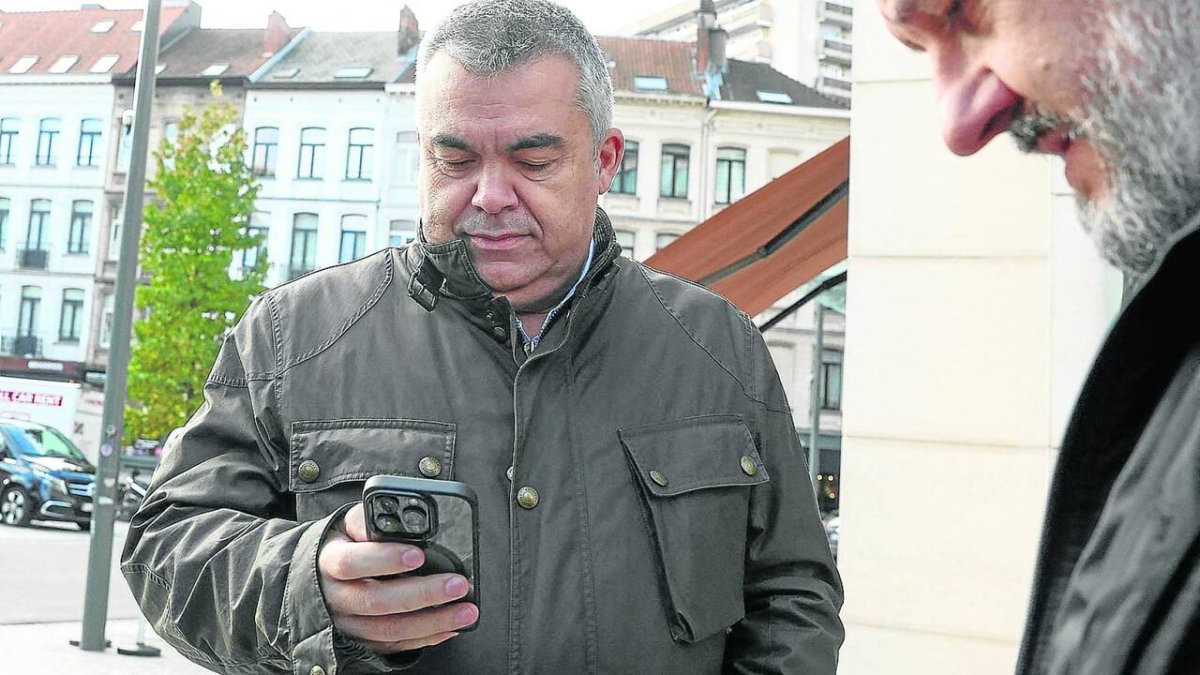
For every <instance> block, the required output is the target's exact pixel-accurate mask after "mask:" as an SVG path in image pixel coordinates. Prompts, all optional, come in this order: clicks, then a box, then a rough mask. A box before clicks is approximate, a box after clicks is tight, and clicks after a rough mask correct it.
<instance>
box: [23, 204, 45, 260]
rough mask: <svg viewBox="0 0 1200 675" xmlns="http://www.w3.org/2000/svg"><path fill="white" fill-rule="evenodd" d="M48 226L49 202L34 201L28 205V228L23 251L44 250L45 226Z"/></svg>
mask: <svg viewBox="0 0 1200 675" xmlns="http://www.w3.org/2000/svg"><path fill="white" fill-rule="evenodd" d="M49 224H50V200H49V199H35V200H33V201H32V202H31V203H30V205H29V227H28V228H26V230H25V247H24V248H25V250H26V251H44V250H46V235H47V234H48V232H47V227H46V226H47V225H49Z"/></svg>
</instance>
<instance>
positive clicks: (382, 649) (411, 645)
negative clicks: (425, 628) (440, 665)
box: [359, 633, 458, 654]
mask: <svg viewBox="0 0 1200 675" xmlns="http://www.w3.org/2000/svg"><path fill="white" fill-rule="evenodd" d="M457 636H458V633H438V634H437V635H430V636H429V637H427V638H422V639H420V640H401V641H400V642H370V641H366V640H359V642H361V643H362V644H363V645H365V646H366V647H367V648H368V649H370V650H371V651H373V652H375V653H376V654H395V653H397V652H408V651H412V650H414V649H421V648H422V647H432V646H434V645H439V644H441V643H443V642H445V641H446V640H449V639H450V638H452V637H457Z"/></svg>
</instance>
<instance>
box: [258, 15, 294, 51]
mask: <svg viewBox="0 0 1200 675" xmlns="http://www.w3.org/2000/svg"><path fill="white" fill-rule="evenodd" d="M291 39H292V29H291V27H290V26H288V24H287V19H285V18H283V15H282V14H280V13H279V12H271V16H270V18H268V19H267V33H266V35H265V36H264V37H263V51H264V52H266V53H268V54H275V53H277V52H279V50H280V49H283V46H284V45H286V44H287V43H288V41H289V40H291Z"/></svg>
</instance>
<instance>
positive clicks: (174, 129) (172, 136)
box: [163, 122, 179, 145]
mask: <svg viewBox="0 0 1200 675" xmlns="http://www.w3.org/2000/svg"><path fill="white" fill-rule="evenodd" d="M163 139H164V140H166V141H167V142H168V143H170V144H171V145H176V144H177V143H178V142H179V122H167V123H166V124H164V125H163Z"/></svg>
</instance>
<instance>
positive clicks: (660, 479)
mask: <svg viewBox="0 0 1200 675" xmlns="http://www.w3.org/2000/svg"><path fill="white" fill-rule="evenodd" d="M650 480H652V481H654V483H655V484H656V485H658V486H659V487H667V477H666V476H664V475H662V472H661V471H651V472H650Z"/></svg>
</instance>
